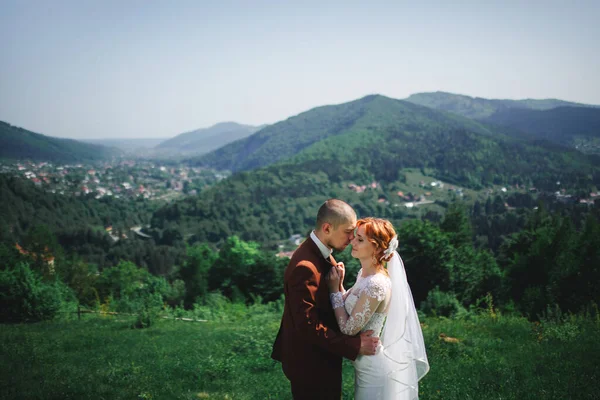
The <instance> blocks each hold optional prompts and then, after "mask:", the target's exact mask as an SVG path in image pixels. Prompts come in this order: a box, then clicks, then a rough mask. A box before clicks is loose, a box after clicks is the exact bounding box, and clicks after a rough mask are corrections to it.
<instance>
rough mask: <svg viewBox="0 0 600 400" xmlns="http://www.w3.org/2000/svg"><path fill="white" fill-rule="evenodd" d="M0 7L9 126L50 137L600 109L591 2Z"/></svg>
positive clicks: (159, 135) (0, 96) (599, 29)
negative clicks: (441, 105) (496, 105)
mask: <svg viewBox="0 0 600 400" xmlns="http://www.w3.org/2000/svg"><path fill="white" fill-rule="evenodd" d="M3 11H4V12H3V13H2V15H1V16H0V51H2V53H3V55H4V59H5V60H6V61H5V62H4V63H3V64H2V65H0V84H1V86H2V87H3V90H2V91H0V120H2V121H5V122H7V123H9V124H11V125H13V126H18V127H22V128H23V129H27V130H29V131H32V132H36V133H41V134H44V135H47V136H51V137H59V138H66V139H77V140H108V139H127V140H130V139H163V138H164V139H168V138H172V137H175V136H177V135H179V134H182V133H187V132H191V131H195V130H198V129H205V128H208V127H211V126H214V125H215V124H217V123H220V122H225V121H232V122H233V121H234V122H236V123H240V124H244V125H252V126H259V125H263V124H267V125H271V124H274V123H276V122H279V121H282V120H285V119H286V118H289V117H292V116H295V115H298V114H300V113H302V112H305V111H308V110H310V109H312V108H315V107H320V106H325V105H332V104H342V103H345V102H349V101H353V100H355V99H360V98H363V97H365V96H367V95H369V94H379V95H382V96H386V97H390V98H393V99H399V100H404V99H406V98H407V97H409V96H410V95H412V94H417V93H431V92H446V93H452V94H458V95H463V96H468V97H472V98H483V99H490V100H492V99H493V100H527V99H535V100H545V99H556V100H563V101H570V102H576V103H583V104H589V105H600V78H599V77H598V76H597V74H596V71H597V70H599V69H600V54H599V53H598V52H597V51H594V50H595V49H596V48H597V45H596V44H595V39H594V38H595V37H598V36H599V35H600V26H598V24H597V23H596V22H595V18H594V16H595V15H599V14H600V4H597V3H594V2H587V1H577V2H575V3H574V4H562V2H559V1H547V2H544V5H543V7H539V6H536V5H531V4H521V3H520V2H508V3H507V2H494V4H485V5H480V4H477V3H470V2H467V3H465V4H460V5H457V4H454V5H448V4H446V3H443V2H435V1H433V2H430V3H428V5H401V4H396V3H393V4H388V3H387V2H383V3H378V4H375V5H365V4H359V3H352V2H351V3H348V2H344V3H339V2H334V3H328V4H319V3H316V2H309V3H303V4H300V5H298V4H294V5H283V4H270V3H269V2H264V1H258V2H256V3H253V4H252V5H248V4H245V3H242V2H239V1H228V2H224V3H223V2H220V3H215V4H207V3H204V4H198V3H196V2H191V1H190V2H186V1H183V2H179V3H177V4H175V5H171V4H169V5H167V4H163V3H159V2H153V1H151V2H143V1H131V2H128V3H126V4H121V3H119V2H116V1H106V2H102V3H90V4H81V3H78V2H75V1H71V0H69V1H58V2H53V3H44V2H34V4H32V3H27V4H22V3H20V2H17V1H11V0H9V1H7V2H6V3H5V6H4V10H3ZM23 27H26V29H23Z"/></svg>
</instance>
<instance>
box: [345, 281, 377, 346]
mask: <svg viewBox="0 0 600 400" xmlns="http://www.w3.org/2000/svg"><path fill="white" fill-rule="evenodd" d="M384 299H385V286H384V285H383V284H382V282H381V281H380V280H378V279H371V281H370V282H369V284H368V285H367V287H366V288H365V289H364V290H363V291H362V292H361V294H360V296H359V297H358V301H357V302H356V305H355V306H354V309H353V310H352V313H351V314H350V315H348V313H347V312H346V309H345V308H344V307H339V308H335V309H334V311H335V316H336V318H337V321H338V325H339V327H340V330H341V331H342V333H344V334H346V335H351V336H353V335H356V334H357V333H359V332H360V331H361V330H362V328H363V327H364V326H365V325H366V324H367V322H369V320H370V319H371V317H372V316H373V313H374V312H375V310H377V307H378V306H379V304H380V303H381V302H382V301H383V300H384Z"/></svg>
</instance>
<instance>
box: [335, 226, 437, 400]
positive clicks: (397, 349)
mask: <svg viewBox="0 0 600 400" xmlns="http://www.w3.org/2000/svg"><path fill="white" fill-rule="evenodd" d="M351 244H352V256H353V257H354V258H357V259H359V260H360V263H361V266H362V268H361V270H360V271H359V272H358V276H357V279H356V283H355V284H354V286H353V287H352V288H350V289H349V290H348V291H346V290H344V286H343V280H344V272H345V270H344V265H343V263H338V265H337V266H335V267H333V268H332V269H331V271H330V272H329V275H328V277H327V284H328V286H329V291H330V298H331V303H332V306H333V308H334V311H335V316H336V319H337V321H338V325H339V327H340V330H341V331H342V333H344V334H346V335H356V334H358V333H360V332H362V331H367V330H373V332H374V333H373V336H379V333H381V332H382V330H383V333H382V335H381V341H380V343H381V344H380V347H379V348H378V349H377V353H376V354H375V355H374V356H358V358H357V359H356V361H354V369H355V382H354V396H355V399H356V400H371V399H382V400H392V399H394V400H413V399H418V398H419V380H420V379H421V378H422V377H423V376H425V374H427V372H428V371H429V362H428V361H427V354H426V353H425V345H424V342H423V333H422V332H421V326H420V324H419V318H418V316H417V312H416V310H415V305H414V301H413V298H412V294H411V291H410V287H409V286H408V282H407V280H406V273H405V271H404V265H403V263H402V260H401V259H400V256H399V255H398V253H397V252H396V248H397V247H398V239H397V237H396V232H395V231H394V227H393V226H392V224H391V223H390V222H389V221H387V220H385V219H380V218H364V219H361V220H359V221H358V222H357V229H356V234H355V237H354V239H353V240H352V242H351ZM386 264H387V268H386ZM386 317H387V318H386Z"/></svg>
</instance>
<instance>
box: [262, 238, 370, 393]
mask: <svg viewBox="0 0 600 400" xmlns="http://www.w3.org/2000/svg"><path fill="white" fill-rule="evenodd" d="M332 260H333V257H330V260H326V259H324V258H323V255H322V254H321V252H320V251H319V248H318V247H317V245H316V243H315V242H314V241H313V240H312V239H311V238H310V237H309V238H307V239H306V240H305V241H304V243H302V245H300V247H298V249H297V250H296V251H295V252H294V255H293V256H292V259H291V260H290V263H289V264H288V266H287V268H286V270H285V275H284V293H285V304H284V309H283V318H282V320H281V326H280V328H279V333H278V334H277V338H276V339H275V344H274V345H273V353H272V355H271V357H272V358H273V359H275V360H278V361H281V363H282V366H283V372H284V373H285V375H286V376H287V378H288V379H289V380H290V381H292V382H295V383H306V384H311V385H320V386H336V385H339V386H340V387H341V383H342V357H346V358H348V359H350V360H355V359H356V357H357V356H358V352H359V350H360V337H359V336H347V335H343V334H341V333H340V331H339V327H338V324H337V321H336V318H335V313H334V312H333V308H332V307H331V303H330V300H329V288H328V287H327V282H326V280H325V276H326V275H327V273H328V272H329V270H330V268H331V267H332V263H331V262H332Z"/></svg>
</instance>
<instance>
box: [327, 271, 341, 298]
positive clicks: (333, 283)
mask: <svg viewBox="0 0 600 400" xmlns="http://www.w3.org/2000/svg"><path fill="white" fill-rule="evenodd" d="M325 279H326V280H327V286H328V287H329V291H330V292H331V293H334V292H338V291H339V288H340V274H339V273H338V269H337V266H335V267H332V268H331V269H330V270H329V273H328V274H327V276H326V277H325Z"/></svg>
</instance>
